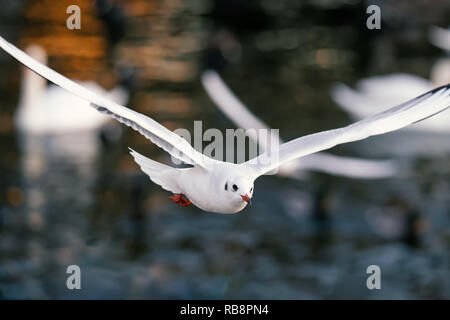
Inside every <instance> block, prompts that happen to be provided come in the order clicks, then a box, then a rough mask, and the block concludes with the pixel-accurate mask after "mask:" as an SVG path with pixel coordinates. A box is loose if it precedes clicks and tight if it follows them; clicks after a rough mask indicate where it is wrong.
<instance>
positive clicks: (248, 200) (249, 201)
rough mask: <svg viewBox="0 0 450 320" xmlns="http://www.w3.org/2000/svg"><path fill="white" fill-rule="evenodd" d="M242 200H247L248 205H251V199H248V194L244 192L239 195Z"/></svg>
mask: <svg viewBox="0 0 450 320" xmlns="http://www.w3.org/2000/svg"><path fill="white" fill-rule="evenodd" d="M241 198H242V200H244V201H245V202H247V203H248V204H249V205H252V200H251V199H250V197H249V196H248V194H245V196H241Z"/></svg>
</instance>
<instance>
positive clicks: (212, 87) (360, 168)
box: [202, 70, 397, 180]
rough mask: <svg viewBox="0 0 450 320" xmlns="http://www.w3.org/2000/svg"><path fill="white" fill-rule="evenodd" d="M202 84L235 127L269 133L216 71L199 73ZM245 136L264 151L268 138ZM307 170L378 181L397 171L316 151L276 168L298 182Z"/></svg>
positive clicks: (386, 163)
mask: <svg viewBox="0 0 450 320" xmlns="http://www.w3.org/2000/svg"><path fill="white" fill-rule="evenodd" d="M202 84H203V87H204V88H205V90H206V92H207V93H208V95H209V97H210V98H211V100H213V102H214V103H215V104H216V105H217V106H218V107H219V109H220V110H221V111H222V112H223V113H224V114H225V115H226V116H227V117H228V118H230V119H231V121H233V122H234V123H235V124H236V125H237V126H238V127H240V128H243V129H245V130H247V129H266V130H269V126H268V125H267V124H265V123H264V122H263V121H261V120H260V119H258V118H257V117H256V116H255V115H254V114H253V113H251V111H250V110H249V109H248V108H247V107H246V106H245V105H244V104H243V103H242V102H241V101H240V100H239V98H238V97H236V95H235V94H234V93H233V92H232V91H231V90H230V89H229V88H228V86H227V85H226V84H225V82H224V81H223V80H222V78H221V77H220V75H219V74H218V73H217V72H216V71H214V70H206V71H205V72H203V74H202ZM268 132H270V131H268ZM248 135H249V136H250V138H251V139H254V140H257V142H258V145H259V146H260V148H262V149H263V150H267V147H268V146H267V140H268V139H258V137H257V135H256V132H255V131H253V130H249V131H248ZM273 139H275V142H276V145H279V144H282V143H283V141H282V140H280V139H279V137H278V136H277V135H272V136H271V140H270V141H272V140H273ZM307 170H315V171H321V172H326V173H329V174H332V175H339V176H344V177H351V178H365V179H379V178H386V177H390V176H393V175H394V174H395V173H396V172H397V167H396V165H395V164H394V162H393V161H391V160H365V159H357V158H352V157H341V156H336V155H333V154H329V153H325V152H319V153H315V154H311V155H309V156H306V157H302V158H299V159H297V160H296V161H291V162H288V163H286V164H284V165H282V166H280V168H278V171H277V174H279V175H281V176H287V177H291V178H295V179H300V180H301V179H303V178H304V173H305V171H307Z"/></svg>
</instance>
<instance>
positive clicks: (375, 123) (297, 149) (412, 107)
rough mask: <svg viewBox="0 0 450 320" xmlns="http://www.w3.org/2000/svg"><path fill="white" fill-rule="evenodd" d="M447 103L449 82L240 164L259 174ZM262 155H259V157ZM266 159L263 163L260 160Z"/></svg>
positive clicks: (407, 121) (398, 126)
mask: <svg viewBox="0 0 450 320" xmlns="http://www.w3.org/2000/svg"><path fill="white" fill-rule="evenodd" d="M449 107H450V84H448V85H446V86H442V87H439V88H436V89H434V90H432V91H429V92H427V93H425V94H423V95H421V96H419V97H416V98H414V99H412V100H409V101H407V102H405V103H403V104H401V105H398V106H396V107H393V108H391V109H388V110H386V111H384V112H381V113H378V114H376V115H374V116H371V117H369V118H366V119H363V120H361V121H358V122H355V123H353V124H351V125H349V126H347V127H344V128H339V129H334V130H328V131H323V132H319V133H315V134H311V135H307V136H304V137H300V138H297V139H294V140H291V141H289V142H287V143H284V144H282V145H281V146H280V148H279V150H278V151H279V152H278V154H277V157H278V159H277V160H276V161H275V160H274V161H267V159H268V158H269V159H271V158H274V157H269V156H268V154H262V155H260V156H259V157H257V158H254V159H251V160H249V161H248V162H246V163H245V164H244V165H247V166H248V167H249V168H251V169H253V170H254V171H255V175H256V176H259V175H262V174H264V173H266V172H269V171H272V170H273V169H275V168H277V167H279V166H280V165H282V164H284V163H286V162H288V161H291V160H293V159H296V158H300V157H304V156H306V155H309V154H312V153H315V152H318V151H322V150H326V149H329V148H332V147H334V146H336V145H338V144H342V143H347V142H352V141H357V140H362V139H365V138H368V137H370V136H374V135H379V134H383V133H387V132H390V131H395V130H398V129H401V128H403V127H405V126H408V125H410V124H413V123H416V122H419V121H422V120H424V119H426V118H429V117H431V116H433V115H435V114H437V113H440V112H442V111H444V110H446V109H448V108H449ZM272 152H275V151H272ZM260 157H262V158H261V159H259V158H260ZM262 163H267V164H264V165H263V164H262Z"/></svg>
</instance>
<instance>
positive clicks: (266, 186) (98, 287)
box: [0, 1, 450, 299]
mask: <svg viewBox="0 0 450 320" xmlns="http://www.w3.org/2000/svg"><path fill="white" fill-rule="evenodd" d="M266 2H267V1H266ZM230 3H232V2H230ZM267 3H269V2H267ZM280 3H283V4H284V5H285V6H286V7H285V9H286V8H290V4H289V3H288V2H287V1H282V2H280ZM321 3H323V6H324V7H314V6H312V5H305V6H304V7H302V9H301V10H300V11H299V13H297V14H289V12H290V10H283V11H280V9H277V6H275V5H274V6H272V7H271V6H270V5H269V6H268V7H267V8H268V9H267V8H266V9H267V10H269V11H268V12H269V13H267V12H266V13H261V12H259V14H260V15H261V16H258V15H257V14H255V16H254V20H252V21H251V23H250V22H248V23H247V24H246V23H243V22H242V25H239V24H238V23H236V25H235V26H232V27H230V29H231V30H234V31H230V32H231V34H234V37H235V40H234V41H236V42H237V43H239V47H240V49H239V55H240V57H239V59H236V60H233V59H231V62H229V64H228V65H227V67H226V68H224V69H223V70H222V74H223V76H224V79H225V80H226V81H227V83H229V85H230V87H232V88H233V89H234V90H235V91H236V93H237V94H238V95H239V96H240V97H241V98H242V100H243V101H245V103H247V104H248V105H249V106H250V108H251V109H252V111H254V112H255V113H256V114H257V115H259V116H261V117H262V118H263V119H264V120H265V121H266V122H267V123H268V124H270V125H272V126H273V127H274V128H280V134H281V136H282V137H283V138H285V139H288V138H294V137H297V136H299V135H301V134H307V133H311V132H315V131H319V130H324V129H328V128H332V127H337V126H341V125H344V124H346V123H348V122H349V121H350V120H349V119H348V118H347V116H346V115H345V114H344V113H342V112H341V111H339V109H338V108H337V107H336V106H335V105H334V104H333V103H332V102H331V100H330V97H329V93H328V90H329V87H330V85H331V84H332V83H333V81H338V80H339V81H345V82H347V83H349V84H353V83H354V81H356V80H357V79H358V78H360V77H364V76H368V75H372V74H381V73H389V72H394V71H399V70H400V71H405V72H414V73H416V74H418V75H421V76H424V77H426V76H428V71H427V70H429V67H430V65H431V64H432V63H433V61H434V60H435V58H437V57H438V56H439V55H440V54H441V53H440V52H439V51H438V50H436V49H433V48H432V47H430V46H429V45H427V44H426V40H425V38H424V36H423V34H421V33H420V32H419V33H418V34H414V32H413V34H412V35H411V34H410V33H407V32H400V31H399V30H403V29H401V28H400V29H396V26H395V25H394V26H390V28H393V29H387V30H386V31H385V32H378V33H377V34H376V35H373V34H370V33H369V32H368V31H367V30H365V29H364V28H363V27H362V26H361V23H363V22H364V20H363V19H362V18H361V17H363V15H362V13H361V10H360V8H362V5H357V6H352V5H345V6H343V7H338V9H335V8H333V6H330V8H328V7H326V6H325V4H326V3H328V2H326V1H323V2H322V1H321ZM222 9H223V8H222ZM230 10H231V9H230ZM270 10H272V11H270ZM292 10H294V9H292ZM270 12H272V13H270ZM280 12H284V13H283V14H281V13H280ZM275 13H276V14H275ZM180 16H181V17H186V16H188V17H190V19H192V13H186V12H184V13H181V14H180ZM194 17H195V15H194ZM346 17H347V18H346ZM348 17H353V20H352V19H349V18H348ZM355 17H359V18H358V19H356V18H355ZM197 18H198V20H199V21H201V26H202V27H201V28H200V29H201V30H202V31H203V32H205V33H206V34H208V35H209V37H215V36H216V35H217V34H216V33H215V32H216V31H214V30H215V29H214V28H213V27H212V26H211V23H212V21H213V19H215V21H216V24H217V25H220V24H222V25H228V26H229V25H230V22H229V21H228V18H229V17H228V18H227V16H226V15H219V14H217V12H216V14H215V15H212V14H210V15H209V16H207V17H204V16H199V17H197ZM436 19H438V14H437V15H436ZM440 19H442V18H440ZM360 20H361V21H363V22H361V21H360ZM194 21H197V20H195V19H194ZM217 21H219V22H217ZM258 21H259V22H260V23H261V25H258V23H257V22H258ZM393 21H396V20H395V19H394V20H393ZM439 21H441V20H439ZM422 23H425V22H422ZM252 26H253V27H252ZM422 26H423V25H422V24H420V22H418V26H416V29H417V30H419V31H420V30H423V29H420V27H422ZM386 28H389V26H387V27H386ZM236 29H237V30H239V31H238V32H237V31H236ZM416 29H413V30H416ZM392 30H394V31H395V32H393V31H392ZM0 33H1V32H0ZM283 39H284V40H283ZM292 39H296V40H292ZM325 49H326V50H325ZM320 50H325V51H320ZM203 53H204V51H203ZM203 53H202V51H198V52H195V53H194V54H192V55H191V56H189V57H188V58H187V59H188V60H189V61H191V63H194V64H195V65H197V66H198V68H199V69H200V68H202V63H204V60H205V59H204V55H203ZM2 55H3V54H2ZM330 56H331V57H334V58H329V57H330ZM202 57H203V58H202ZM323 57H325V58H323ZM327 57H328V58H327ZM213 60H214V59H213ZM207 61H211V59H209V60H208V59H207ZM1 63H2V65H1V66H0V67H1V68H3V66H8V68H10V67H11V66H13V65H14V63H15V62H13V61H11V60H7V61H4V60H2V61H1ZM8 90H12V89H10V88H9V87H7V88H2V91H1V94H2V97H4V99H3V100H2V101H0V109H2V110H10V111H8V112H7V113H6V114H9V115H12V112H13V110H14V103H15V102H14V101H15V100H14V97H15V96H17V93H16V92H15V93H13V94H11V92H10V91H8ZM151 92H152V93H154V94H156V95H158V94H159V95H160V96H163V97H165V96H168V95H171V94H176V95H181V97H182V98H183V99H184V100H185V101H187V102H188V103H189V105H191V106H193V108H192V109H191V110H190V111H189V112H188V113H187V114H186V115H185V116H182V117H180V116H179V114H170V113H169V114H165V113H164V112H158V111H156V110H155V109H152V107H151V106H150V107H149V110H148V111H147V113H149V114H151V116H153V117H154V118H155V119H156V120H164V121H165V123H166V124H169V125H170V126H173V128H172V129H174V128H176V127H187V128H191V127H192V123H193V121H194V120H198V119H202V120H204V124H203V125H204V127H205V128H206V127H207V126H208V127H218V128H222V129H223V128H233V125H232V124H231V123H230V122H229V121H228V120H226V119H225V118H224V116H223V115H222V114H221V113H220V112H219V111H217V110H216V109H215V108H214V106H213V104H212V102H210V101H209V100H208V98H207V96H206V94H205V93H204V92H203V90H202V88H201V86H200V81H199V75H197V76H196V77H194V78H193V79H192V80H191V81H189V82H188V83H187V84H186V85H184V86H181V87H180V86H175V87H174V86H171V85H170V84H166V85H161V87H160V88H158V87H157V88H156V89H155V88H153V89H152V91H151ZM387 107H388V106H387ZM141 111H143V110H141ZM2 114H5V113H2ZM127 146H133V147H137V150H139V151H140V152H143V153H145V154H146V155H148V156H151V157H152V158H154V159H157V160H159V161H169V160H168V158H167V157H166V156H165V154H164V153H163V152H161V151H159V150H158V149H157V148H155V147H153V146H151V145H150V143H147V142H146V141H145V140H144V139H141V138H140V137H139V135H138V134H137V133H135V132H132V131H131V130H130V129H125V130H124V135H123V137H122V139H121V140H120V141H118V142H114V143H112V144H111V143H110V144H107V145H105V144H103V143H102V142H101V139H99V137H98V136H97V135H94V134H82V135H81V134H80V135H77V136H75V137H74V136H62V137H49V136H47V137H26V136H18V135H16V134H15V133H14V130H13V129H12V128H11V129H10V130H6V129H5V130H2V133H1V135H0V150H1V157H0V174H1V179H0V192H1V193H0V194H1V196H0V297H1V298H14V299H24V298H25V299H29V298H31V299H42V298H43V299H49V298H50V299H52V298H58V299H61V298H63V299H74V298H113V299H116V298H117V299H122V298H127V299H129V298H137V299H144V298H145V299H158V298H181V299H184V298H204V299H220V298H232V299H245V298H268V299H315V298H319V299H321V298H362V299H378V298H387V299H397V298H402V299H404V298H406V299H409V298H411V299H417V298H447V299H448V298H450V279H449V267H450V260H449V245H450V233H449V228H448V226H449V214H450V196H449V192H450V183H449V181H450V166H449V156H450V151H449V150H448V149H450V148H449V146H450V144H449V143H448V137H442V136H433V135H424V134H420V135H419V134H410V133H407V132H400V133H396V134H390V135H387V136H382V137H377V138H373V139H370V140H369V141H364V142H361V143H353V144H350V145H345V146H341V147H338V148H335V149H334V150H333V152H334V153H336V154H343V155H352V156H367V157H368V156H370V157H376V158H386V157H391V156H393V157H395V158H396V159H398V160H399V161H400V162H401V163H407V164H409V165H410V166H411V169H409V170H407V171H406V172H405V173H404V174H402V175H401V176H399V177H396V178H392V179H383V180H379V181H369V180H359V181H358V180H350V179H345V178H338V177H331V176H327V175H324V174H318V173H311V174H310V175H309V176H308V177H307V178H306V179H305V180H304V181H295V180H290V179H286V178H280V177H276V176H267V177H263V178H261V179H259V180H257V182H256V183H255V196H254V201H253V203H254V204H253V206H252V207H250V208H246V209H245V210H243V211H242V212H241V213H240V214H236V215H217V214H208V213H205V212H202V211H201V210H199V209H197V208H195V207H189V208H181V207H178V206H176V205H175V204H173V203H172V202H170V201H169V199H168V196H169V194H168V193H167V192H165V191H163V190H162V189H161V188H160V187H158V186H156V185H154V184H153V183H151V182H150V181H149V179H148V178H147V176H146V175H144V174H143V173H142V172H140V171H139V170H138V168H137V165H135V164H134V163H133V162H132V159H131V157H130V156H128V155H127ZM427 148H431V149H430V150H431V151H429V152H423V150H427ZM421 151H422V152H421ZM72 264H76V265H79V266H80V268H81V271H82V280H81V286H82V290H79V291H77V290H68V289H67V288H66V279H67V276H68V275H67V274H66V268H67V266H68V265H72ZM372 264H375V265H379V266H380V267H381V272H382V280H381V281H382V282H381V283H382V289H381V290H373V291H371V290H368V289H367V287H366V279H367V277H368V275H367V274H366V268H367V266H369V265H372Z"/></svg>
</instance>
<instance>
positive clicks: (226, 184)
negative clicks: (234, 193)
mask: <svg viewBox="0 0 450 320" xmlns="http://www.w3.org/2000/svg"><path fill="white" fill-rule="evenodd" d="M225 190H228V182H227V183H225Z"/></svg>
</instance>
